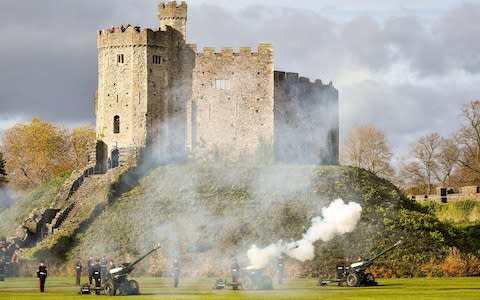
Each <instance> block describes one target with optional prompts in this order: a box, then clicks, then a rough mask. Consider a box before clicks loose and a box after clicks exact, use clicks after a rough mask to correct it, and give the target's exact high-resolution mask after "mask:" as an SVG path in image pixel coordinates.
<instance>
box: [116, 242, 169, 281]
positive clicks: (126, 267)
mask: <svg viewBox="0 0 480 300" xmlns="http://www.w3.org/2000/svg"><path fill="white" fill-rule="evenodd" d="M160 248H161V247H160V246H157V247H155V248H153V249H152V250H150V251H148V252H147V253H146V254H144V255H142V256H141V257H139V258H138V259H136V260H135V261H134V262H131V263H123V264H122V265H121V267H117V268H113V269H111V270H110V274H112V275H114V274H115V275H117V274H129V273H130V272H132V271H133V269H134V266H135V265H136V264H138V263H139V262H141V261H142V260H143V259H145V257H147V256H149V255H150V254H152V253H153V252H155V251H157V250H158V249H160Z"/></svg>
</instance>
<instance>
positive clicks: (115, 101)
mask: <svg viewBox="0 0 480 300" xmlns="http://www.w3.org/2000/svg"><path fill="white" fill-rule="evenodd" d="M158 18H159V21H160V26H159V28H158V29H141V28H139V27H132V26H126V27H124V26H121V27H112V28H111V29H105V30H100V31H98V33H97V46H98V91H97V95H96V103H95V105H96V130H97V138H98V139H99V140H100V141H102V142H103V143H104V146H103V149H102V150H101V152H102V154H101V155H99V154H100V153H99V151H98V147H97V159H98V158H99V157H100V158H101V159H100V160H101V161H103V162H102V163H103V164H104V165H106V164H107V158H108V159H109V161H110V163H111V164H113V165H115V164H116V161H118V158H119V157H121V156H122V155H128V153H131V152H132V151H134V150H135V149H139V148H142V147H145V146H153V149H155V151H158V155H159V156H162V157H164V158H165V159H168V160H170V159H174V160H176V159H184V158H186V157H191V158H195V159H204V160H210V159H215V158H222V159H224V160H227V161H236V160H239V159H242V158H251V157H255V158H261V159H267V160H269V161H276V162H286V163H312V164H337V163H338V136H339V129H338V128H339V126H338V91H337V90H336V89H335V88H334V87H333V86H332V84H331V83H329V84H323V83H322V82H321V81H320V80H316V81H314V82H311V81H310V80H309V79H307V78H303V77H299V76H298V74H296V73H285V72H280V71H275V70H274V50H273V46H272V45H270V44H260V45H258V49H257V50H256V51H252V49H250V48H240V49H239V51H238V52H234V51H233V49H232V48H223V49H221V51H220V52H219V53H217V52H216V51H215V49H214V48H204V49H203V51H198V50H197V47H196V45H192V44H186V41H185V40H186V30H187V27H186V22H187V5H186V3H185V2H182V3H181V4H179V5H177V3H176V2H175V1H170V2H168V3H160V4H159V5H158Z"/></svg>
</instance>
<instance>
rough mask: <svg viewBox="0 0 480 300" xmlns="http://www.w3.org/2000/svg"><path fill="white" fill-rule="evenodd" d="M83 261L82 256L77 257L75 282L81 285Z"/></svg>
mask: <svg viewBox="0 0 480 300" xmlns="http://www.w3.org/2000/svg"><path fill="white" fill-rule="evenodd" d="M82 269H83V266H82V262H81V261H80V258H77V261H76V262H75V274H76V277H75V284H76V285H80V279H81V277H82Z"/></svg>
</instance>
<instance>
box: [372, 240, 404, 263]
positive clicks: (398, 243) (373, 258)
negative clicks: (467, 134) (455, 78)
mask: <svg viewBox="0 0 480 300" xmlns="http://www.w3.org/2000/svg"><path fill="white" fill-rule="evenodd" d="M401 243H402V241H401V240H399V241H398V242H396V243H395V244H393V246H391V247H389V248H387V249H385V250H383V251H382V252H380V253H378V254H377V255H375V256H374V257H372V258H370V259H369V260H370V261H374V260H376V259H377V258H379V257H380V256H382V255H384V254H385V253H387V252H389V251H391V250H392V249H393V248H395V247H397V246H398V245H400V244H401Z"/></svg>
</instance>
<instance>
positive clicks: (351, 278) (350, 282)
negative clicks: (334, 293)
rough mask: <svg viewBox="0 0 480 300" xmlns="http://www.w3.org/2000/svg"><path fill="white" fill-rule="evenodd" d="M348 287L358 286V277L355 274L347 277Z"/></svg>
mask: <svg viewBox="0 0 480 300" xmlns="http://www.w3.org/2000/svg"><path fill="white" fill-rule="evenodd" d="M347 286H350V287H354V286H358V275H357V274H355V273H349V274H348V275H347Z"/></svg>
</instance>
